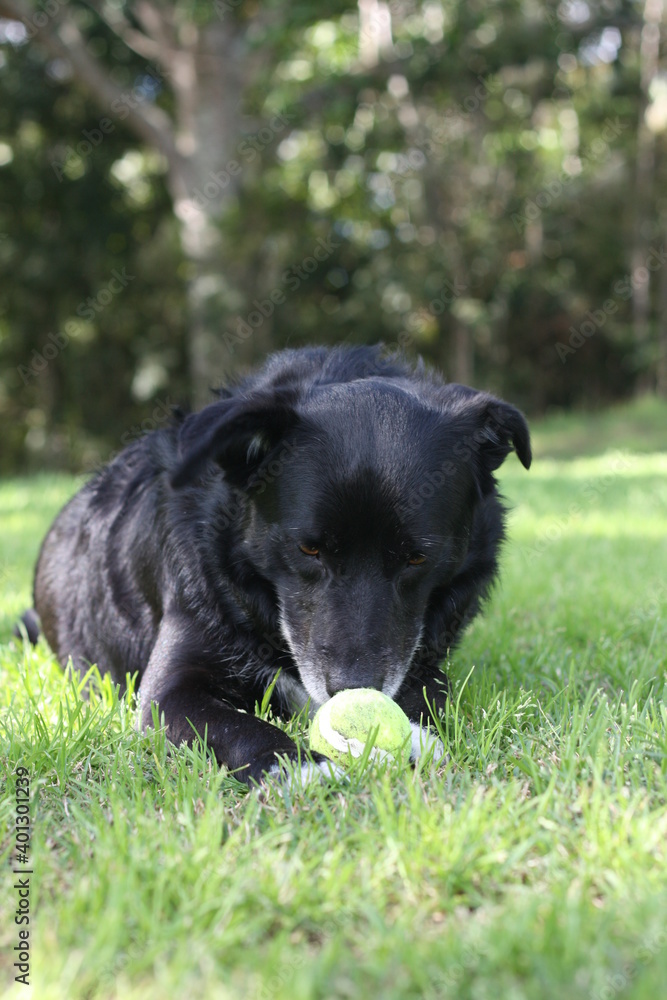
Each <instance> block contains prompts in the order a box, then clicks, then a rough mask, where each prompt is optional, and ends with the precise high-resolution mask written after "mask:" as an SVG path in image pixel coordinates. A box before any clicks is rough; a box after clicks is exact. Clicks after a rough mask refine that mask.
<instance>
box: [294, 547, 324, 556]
mask: <svg viewBox="0 0 667 1000" xmlns="http://www.w3.org/2000/svg"><path fill="white" fill-rule="evenodd" d="M299 548H300V549H301V551H302V552H303V554H304V555H305V556H319V554H320V550H319V549H316V548H315V546H314V545H300V546H299Z"/></svg>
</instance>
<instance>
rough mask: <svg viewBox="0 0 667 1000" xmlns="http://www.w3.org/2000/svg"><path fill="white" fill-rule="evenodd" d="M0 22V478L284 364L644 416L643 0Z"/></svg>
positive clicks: (656, 102)
mask: <svg viewBox="0 0 667 1000" xmlns="http://www.w3.org/2000/svg"><path fill="white" fill-rule="evenodd" d="M0 14H2V15H3V16H4V17H5V18H7V19H8V20H7V21H5V22H4V25H5V26H4V28H2V26H1V25H0V37H2V32H3V31H4V37H5V44H4V45H3V46H2V50H1V51H2V53H3V54H4V55H3V58H4V59H5V66H4V68H3V67H2V66H0V105H1V110H0V171H2V173H0V177H4V178H5V179H6V180H7V181H8V183H6V184H4V186H3V194H4V198H3V201H2V202H1V203H0V230H1V231H2V232H3V233H4V234H5V238H4V240H2V241H0V269H3V268H4V269H5V271H4V273H9V271H10V270H11V273H12V274H13V275H15V276H16V280H15V282H14V283H13V284H11V286H10V287H8V288H7V289H6V290H2V291H0V309H2V312H3V314H4V317H5V319H4V321H3V320H0V323H2V322H4V323H5V329H6V330H8V331H11V338H10V339H8V336H9V335H7V336H6V337H5V339H4V340H2V339H0V353H2V357H3V360H4V362H5V366H7V365H8V364H9V365H14V366H15V367H14V369H10V368H7V369H6V371H5V372H4V373H3V372H0V411H2V412H3V414H4V413H10V412H11V413H12V414H13V421H12V428H13V430H12V432H11V433H12V434H13V435H14V436H15V440H14V443H13V445H12V454H13V455H16V452H17V449H19V447H20V445H21V442H22V440H23V437H24V436H25V433H26V427H27V429H28V443H29V444H30V443H31V442H32V445H31V446H35V447H36V446H37V444H38V443H39V441H40V440H42V438H43V437H44V436H46V438H47V439H48V440H49V441H50V442H51V444H53V440H52V438H53V437H54V435H53V433H52V432H51V431H50V428H51V426H52V423H53V421H54V420H55V421H56V424H58V426H60V427H61V431H60V432H59V433H60V434H61V443H60V445H59V447H60V452H61V453H62V454H67V455H69V456H70V460H71V461H73V462H77V461H80V455H78V456H77V453H76V451H75V450H73V448H74V445H73V442H74V440H75V436H74V433H73V429H74V428H75V427H77V426H79V427H80V426H82V425H84V424H85V426H87V427H88V428H89V429H90V431H91V432H92V434H93V435H94V436H95V437H97V436H99V435H101V434H102V433H104V429H105V428H106V431H107V432H106V437H107V440H111V441H114V440H117V438H118V436H119V433H118V426H119V422H120V421H121V420H122V419H124V418H120V417H119V416H118V414H119V413H120V412H123V409H124V410H125V413H127V402H125V403H124V404H123V402H122V401H123V400H125V401H126V400H127V393H128V392H129V393H130V394H131V395H132V397H133V400H134V403H133V405H135V404H136V406H137V407H138V406H140V405H141V401H142V400H143V401H144V402H145V403H149V402H150V403H153V402H154V401H156V400H157V399H158V396H159V392H160V387H163V388H162V393H163V395H164V394H165V388H164V387H166V386H167V385H169V386H170V387H172V386H173V395H174V397H175V398H179V397H180V398H183V396H184V395H186V385H187V384H194V387H195V391H194V393H193V394H192V395H194V397H195V398H196V400H197V401H202V400H203V399H204V398H205V395H206V392H207V390H208V386H209V384H210V383H214V382H215V381H217V380H218V379H219V378H220V377H221V376H222V374H223V373H225V372H229V371H234V370H237V369H239V368H243V367H245V366H247V365H248V364H249V363H251V362H253V361H254V360H256V359H257V358H259V357H261V356H262V355H263V354H264V353H265V352H266V350H267V349H269V348H273V347H280V346H284V345H287V344H299V343H306V342H312V341H328V342H336V343H338V342H340V341H342V340H350V341H372V340H377V339H384V340H385V341H386V342H387V343H388V344H390V345H400V346H403V347H405V348H406V349H407V350H408V351H418V352H420V353H422V354H423V355H425V356H426V357H427V358H428V359H429V360H431V361H433V362H435V363H437V364H438V365H439V366H440V367H442V368H443V369H444V371H445V373H446V374H447V375H448V376H449V377H451V378H455V379H458V380H461V381H469V382H473V383H477V384H480V385H484V386H486V387H488V388H489V389H492V390H495V391H497V392H501V393H505V394H506V395H508V396H509V397H511V398H512V399H514V400H515V401H516V402H518V403H520V404H522V405H523V406H525V407H527V408H528V409H530V410H532V411H538V410H544V409H546V408H548V407H549V406H554V405H556V406H569V405H573V404H582V403H587V404H597V403H602V402H604V401H606V400H608V399H612V398H616V397H618V396H622V395H627V394H628V393H630V392H632V391H634V390H635V389H637V388H639V387H642V386H643V387H655V386H656V385H660V386H662V387H663V391H667V268H666V267H665V263H666V262H667V260H666V259H665V253H664V246H663V240H664V234H665V232H667V198H666V197H665V193H664V192H665V156H664V152H665V148H664V147H665V134H666V129H667V84H666V83H665V75H664V73H663V72H662V69H661V66H662V63H661V49H660V38H661V33H662V31H663V0H643V4H642V5H641V6H638V5H637V4H636V3H633V2H630V0H563V2H561V3H558V4H556V3H551V2H549V0H530V2H529V3H526V2H519V0H494V2H492V3H490V4H481V3H478V2H477V0H473V2H466V3H464V2H463V0H423V2H421V0H388V2H383V0H358V2H357V3H353V2H343V0H341V2H340V3H338V4H333V5H330V6H329V8H328V9H327V12H326V16H323V14H322V11H321V8H319V7H318V6H316V5H315V4H314V3H313V2H305V0H302V2H300V3H299V4H296V5H290V7H289V8H285V7H284V5H282V4H279V3H277V2H275V0H267V2H266V3H265V4H263V5H262V6H261V7H260V6H259V5H257V4H256V3H255V0H216V2H214V3H201V2H199V0H197V2H189V3H187V2H186V0H176V2H174V3H172V4H163V3H157V2H150V0H126V2H113V3H112V2H111V0H95V2H92V0H91V2H88V3H84V2H82V0H81V2H79V0H70V2H68V3H67V4H64V3H62V2H60V0H46V3H45V4H44V6H43V7H38V6H37V5H35V4H30V3H28V0H0ZM19 29H20V30H21V31H22V32H23V34H20V31H19ZM19 80H20V81H21V82H20V85H19V82H18V81H19ZM73 83H76V84H78V86H76V87H75V86H72V84H73ZM92 102H95V103H96V107H97V110H95V105H94V104H93V103H92ZM3 148H5V149H6V150H7V152H6V165H5V166H4V167H3V166H2V165H1V164H2V149H3ZM49 220H51V221H50V222H49ZM147 233H148V234H149V235H146V234H147ZM142 234H143V235H142ZM123 241H124V242H123ZM3 260H4V262H5V263H4V264H3ZM122 267H126V268H127V271H128V273H129V274H132V275H134V274H135V273H136V275H137V277H136V279H135V278H133V279H132V281H131V282H129V283H128V284H127V286H126V287H124V289H123V292H122V295H121V294H118V295H115V296H113V298H112V299H111V301H110V302H109V304H108V305H106V306H105V307H104V309H103V310H102V309H99V310H96V309H95V308H94V306H93V310H92V315H90V306H89V307H88V315H87V316H86V315H84V316H82V315H81V314H80V312H79V310H80V309H82V308H83V309H84V310H85V309H86V306H85V303H86V302H87V301H88V299H90V297H91V296H92V297H93V299H94V302H96V303H97V304H98V305H99V302H98V300H97V296H99V295H100V293H102V294H103V295H104V294H105V286H106V284H107V283H108V282H109V281H110V280H111V279H110V275H111V274H112V272H113V270H114V268H115V269H120V268H122ZM186 300H187V301H186ZM186 310H187V311H186ZM54 314H55V316H56V319H57V327H56V328H54V330H53V331H51V330H50V327H49V323H52V320H51V319H50V317H52V316H54ZM72 315H73V316H74V317H76V323H75V325H73V326H72V325H70V327H69V329H70V331H71V332H70V334H69V335H70V336H71V342H72V347H71V348H68V351H66V352H64V353H63V354H62V358H61V356H60V355H58V357H57V358H56V359H55V360H54V362H53V364H52V365H49V366H48V369H46V368H45V369H44V372H43V374H42V375H40V378H39V380H36V379H33V380H29V384H26V385H25V386H23V384H22V380H21V379H20V377H19V378H18V381H17V377H16V375H15V374H12V371H13V372H15V373H18V371H19V369H20V367H21V365H22V364H23V365H24V367H25V364H26V361H25V359H26V358H28V359H29V358H30V357H31V356H32V355H31V352H32V351H33V350H38V351H39V350H40V345H42V344H44V341H45V338H46V337H48V335H49V332H54V335H56V334H57V333H58V331H61V330H63V329H65V331H66V332H67V328H66V326H63V324H66V323H67V322H68V321H71V318H72ZM186 316H187V318H186ZM1 337H2V326H1V325H0V338H1ZM54 349H55V347H51V348H50V350H51V351H52V350H54ZM170 351H171V353H170ZM186 357H187V364H188V371H187V373H186V372H183V371H182V370H179V365H180V366H181V368H182V365H183V362H184V359H185V358H186ZM112 364H113V368H112V367H111V365H112ZM111 370H115V371H117V372H118V373H119V377H118V378H117V379H112V380H110V379H109V377H108V376H109V372H110V371H111ZM12 380H13V381H12ZM110 383H111V384H110ZM3 385H4V393H5V396H4V402H3V396H2V393H3ZM170 392H171V388H170ZM86 393H88V399H89V402H88V403H86V404H85V405H84V404H83V403H81V402H80V401H81V400H82V398H83V397H84V396H85V395H86ZM93 410H94V411H95V412H94V413H93V412H92V411H93ZM33 425H34V427H33ZM125 426H127V422H126V424H125ZM35 427H36V429H34V428H35ZM62 428H66V429H67V433H65V431H64V430H62ZM120 436H122V424H121V427H120ZM63 438H67V441H65V442H64V441H63ZM51 450H52V451H53V450H54V449H53V448H52V449H51ZM35 453H36V454H37V453H38V452H37V451H36V452H35ZM56 457H57V456H56ZM7 461H8V463H9V462H11V461H14V459H13V458H11V459H8V460H7Z"/></svg>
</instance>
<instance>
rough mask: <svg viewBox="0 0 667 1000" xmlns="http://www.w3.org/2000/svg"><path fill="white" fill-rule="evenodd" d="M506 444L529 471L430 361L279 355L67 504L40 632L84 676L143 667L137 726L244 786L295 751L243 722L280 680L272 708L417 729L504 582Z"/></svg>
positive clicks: (145, 441)
mask: <svg viewBox="0 0 667 1000" xmlns="http://www.w3.org/2000/svg"><path fill="white" fill-rule="evenodd" d="M512 449H514V450H516V452H517V455H518V457H519V459H520V460H521V462H522V463H523V465H524V466H525V467H526V468H528V466H529V465H530V460H531V454H530V441H529V435H528V428H527V426H526V422H525V420H524V418H523V416H522V414H521V413H520V412H519V411H518V410H516V409H515V408H514V407H512V406H510V405H509V404H507V403H503V402H501V401H500V400H497V399H495V398H494V397H492V396H490V395H488V394H486V393H482V392H477V391H476V390H474V389H469V388H467V387H464V386H459V385H447V384H445V383H443V381H442V380H441V379H440V378H439V377H437V376H436V375H433V374H428V373H426V372H425V371H424V369H423V367H422V366H421V365H418V366H416V367H415V366H411V365H410V364H408V363H407V362H406V361H405V360H403V359H402V358H401V357H398V356H391V357H385V356H384V355H383V354H382V351H381V350H380V348H366V347H360V348H350V349H342V348H341V349H335V350H329V349H325V348H313V349H305V350H297V351H283V352H280V353H278V354H275V355H273V356H272V357H271V358H269V360H268V361H267V363H266V365H265V366H264V368H263V369H262V370H261V371H259V372H258V373H257V374H254V375H252V376H250V377H248V378H246V379H245V380H243V381H241V382H240V383H238V384H237V385H235V386H233V387H231V388H229V389H226V390H223V391H222V392H221V393H220V398H219V399H218V401H216V402H213V403H211V404H210V405H209V406H206V407H205V408H204V409H203V410H202V411H201V412H199V413H195V414H192V415H190V416H187V417H182V416H181V417H179V418H178V419H176V420H175V421H174V424H173V425H172V426H170V427H168V428H165V429H161V430H156V431H153V432H152V433H151V434H148V435H147V436H146V437H144V438H142V439H140V440H138V441H136V442H134V443H133V444H131V445H129V447H127V448H126V449H125V450H124V451H123V452H121V454H120V455H118V456H117V457H116V458H115V459H114V460H113V461H112V462H111V463H110V464H109V465H108V466H107V467H106V468H105V469H104V470H103V471H102V472H101V473H100V474H99V475H97V476H96V477H95V478H94V479H93V480H92V481H91V482H90V483H88V485H87V486H85V487H84V488H83V489H82V490H81V491H80V492H79V493H78V494H77V495H76V496H75V497H74V498H73V499H72V500H71V501H70V502H69V503H68V504H67V506H66V507H65V508H64V509H63V511H62V512H61V513H60V515H59V516H58V518H57V519H56V521H55V522H54V524H53V526H52V528H51V530H50V531H49V533H48V535H47V537H46V539H45V541H44V543H43V545H42V550H41V553H40V557H39V561H38V565H37V570H36V576H35V595H34V596H35V608H36V609H37V612H38V614H39V617H40V619H41V625H42V628H43V631H44V634H45V636H46V638H47V640H48V642H49V644H50V645H51V647H52V649H53V650H54V651H55V652H56V654H57V656H58V658H59V659H60V661H61V662H62V663H65V662H66V661H67V658H68V657H69V656H71V657H72V659H73V661H74V663H75V665H76V666H77V667H78V668H79V669H80V670H82V671H83V670H85V669H86V668H87V665H88V664H89V663H97V664H98V665H99V667H100V669H101V670H102V671H108V672H110V673H111V675H112V677H113V679H114V680H115V681H117V682H119V683H121V684H123V682H124V679H125V675H126V673H127V672H129V673H133V672H135V671H137V672H138V674H139V678H140V688H139V691H140V695H141V699H142V710H143V722H144V724H145V725H147V724H150V721H151V711H150V702H151V701H156V702H158V704H159V708H160V711H161V712H163V713H164V716H165V720H166V724H167V731H168V734H169V736H170V738H171V739H172V740H173V741H174V742H175V743H179V742H181V741H182V740H188V741H189V740H191V739H192V737H193V729H195V730H197V732H198V733H200V734H202V735H203V734H204V732H205V731H206V734H207V739H208V744H209V746H210V747H211V748H212V749H213V751H214V752H215V755H216V757H217V759H218V761H220V763H222V764H226V765H227V766H229V767H230V768H234V769H236V768H240V769H241V770H240V771H239V776H240V777H242V778H244V779H245V780H248V781H250V780H259V779H261V776H262V774H263V773H264V772H265V771H266V770H268V769H269V768H270V767H271V766H272V765H275V763H276V754H287V755H288V756H290V757H296V747H295V745H294V743H293V742H292V741H291V740H290V739H289V738H288V737H287V736H286V735H285V734H284V733H283V732H282V731H280V730H279V729H278V728H277V727H275V726H271V725H269V724H268V723H266V722H263V721H261V720H259V719H257V718H256V717H255V716H254V715H253V714H252V713H253V709H254V706H255V703H256V702H257V701H261V699H262V696H263V695H264V692H265V690H266V688H267V686H268V685H269V684H270V683H271V681H272V680H273V679H274V677H275V675H276V672H277V671H278V670H279V669H280V671H281V675H280V678H279V681H278V683H277V685H276V688H275V690H274V694H273V704H274V706H275V709H276V711H277V712H279V713H288V712H291V711H293V710H294V708H295V707H296V706H299V705H300V704H302V703H304V702H305V701H306V700H307V698H308V697H309V696H310V698H311V705H317V704H318V703H321V702H322V701H324V700H326V698H327V697H329V696H330V695H331V694H333V693H334V692H336V691H338V690H341V689H343V688H349V687H377V688H379V689H384V690H385V691H386V692H387V693H388V694H390V695H391V696H392V697H394V698H395V700H396V701H397V702H398V703H399V704H400V705H401V706H402V708H403V709H404V711H406V712H407V714H408V716H409V717H410V719H411V720H412V721H414V722H419V719H420V717H421V716H422V715H425V714H426V712H425V703H424V694H423V690H424V688H426V691H427V695H428V697H429V700H430V701H432V702H433V703H434V704H435V706H436V707H441V706H442V704H443V699H444V698H445V697H446V684H444V683H443V681H444V675H443V674H442V672H441V671H440V669H439V664H440V663H441V662H442V660H443V658H444V657H445V656H446V654H447V651H448V650H449V649H451V648H452V647H453V646H454V645H455V643H456V642H457V640H458V638H459V636H460V634H461V632H462V630H463V629H464V627H465V626H466V624H467V623H468V622H469V621H470V619H471V618H472V617H473V616H474V614H475V613H476V612H477V610H478V609H479V606H480V602H481V600H482V599H483V598H484V597H485V595H486V594H487V592H488V590H489V587H490V586H491V584H492V582H493V580H494V578H495V576H496V573H497V568H498V562H497V560H498V550H499V546H500V543H501V541H502V539H503V516H504V511H503V507H502V504H501V502H500V499H499V497H498V493H497V489H496V484H495V480H494V476H493V472H494V470H495V469H497V468H498V466H499V465H500V464H501V462H502V461H503V460H504V459H505V457H506V456H507V455H508V454H509V452H510V451H511V450H512ZM300 546H306V547H307V548H308V549H309V550H310V551H313V550H315V549H317V550H318V553H319V554H317V555H313V554H310V555H308V554H305V553H304V552H303V551H302V550H301V548H300ZM421 556H424V557H425V559H424V561H423V562H422V563H421V564H411V563H410V560H411V559H412V560H413V563H414V562H415V560H416V561H417V562H419V559H418V558H417V557H421ZM31 638H34V629H32V634H31ZM238 709H245V711H246V713H248V714H244V713H241V712H239V711H238Z"/></svg>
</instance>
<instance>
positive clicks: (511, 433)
mask: <svg viewBox="0 0 667 1000" xmlns="http://www.w3.org/2000/svg"><path fill="white" fill-rule="evenodd" d="M478 439H479V442H480V446H481V447H480V452H481V456H482V458H483V460H484V463H485V466H486V468H487V469H488V471H489V472H493V471H494V470H495V469H497V468H498V467H499V466H501V465H502V463H503V462H504V461H505V459H506V458H507V456H508V455H509V453H510V452H511V451H515V452H516V454H517V458H518V459H519V461H520V462H521V464H522V465H523V467H524V469H529V468H530V463H531V462H532V460H533V455H532V452H531V450H530V432H529V430H528V424H527V423H526V418H525V417H524V415H523V413H522V412H521V410H517V408H516V406H512V405H511V404H510V403H504V402H503V401H502V400H500V399H495V398H494V397H493V396H486V398H485V399H483V400H480V424H479V431H478Z"/></svg>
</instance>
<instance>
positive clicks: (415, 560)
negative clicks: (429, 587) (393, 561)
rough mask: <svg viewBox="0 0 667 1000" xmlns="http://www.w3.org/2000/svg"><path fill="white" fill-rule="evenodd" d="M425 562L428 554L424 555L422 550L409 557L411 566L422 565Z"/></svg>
mask: <svg viewBox="0 0 667 1000" xmlns="http://www.w3.org/2000/svg"><path fill="white" fill-rule="evenodd" d="M425 562H426V556H424V555H422V553H421V552H415V554H414V555H412V556H410V558H409V559H408V564H409V565H410V566H421V564H422V563H425Z"/></svg>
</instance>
